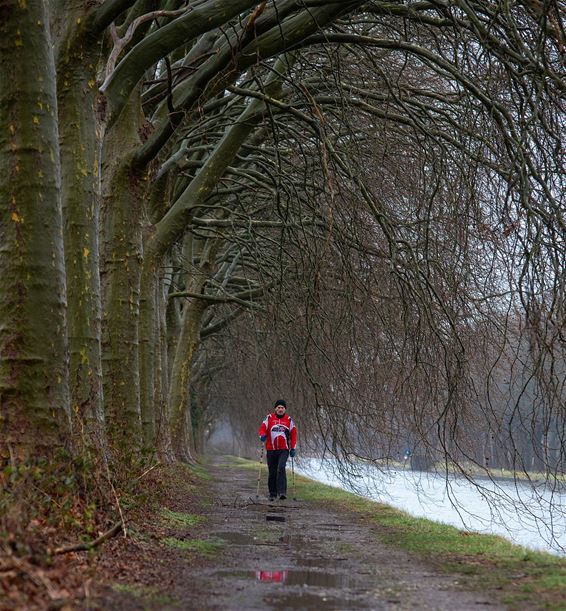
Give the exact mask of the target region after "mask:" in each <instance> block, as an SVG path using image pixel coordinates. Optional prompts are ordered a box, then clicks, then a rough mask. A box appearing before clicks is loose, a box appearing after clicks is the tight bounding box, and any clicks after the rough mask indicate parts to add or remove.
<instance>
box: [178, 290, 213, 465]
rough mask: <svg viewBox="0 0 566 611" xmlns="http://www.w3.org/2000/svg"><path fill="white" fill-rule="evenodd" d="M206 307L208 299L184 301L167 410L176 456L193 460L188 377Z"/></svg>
mask: <svg viewBox="0 0 566 611" xmlns="http://www.w3.org/2000/svg"><path fill="white" fill-rule="evenodd" d="M191 289H197V290H198V287H195V286H193V287H191ZM199 292H200V291H199ZM206 307H207V303H206V301H203V300H202V299H191V301H190V302H189V303H188V304H187V305H185V309H184V311H183V321H182V323H181V335H180V337H179V342H178V344H177V351H176V353H175V360H174V362H173V369H172V371H171V379H170V381H169V412H170V414H171V429H172V437H173V449H174V451H175V455H176V456H177V458H178V459H180V460H184V461H190V460H192V456H193V454H194V450H195V448H194V438H193V431H192V423H191V410H190V392H189V380H190V377H191V364H192V361H193V357H194V354H195V350H196V349H197V347H198V344H199V342H200V327H201V322H202V317H203V314H204V312H205V311H206Z"/></svg>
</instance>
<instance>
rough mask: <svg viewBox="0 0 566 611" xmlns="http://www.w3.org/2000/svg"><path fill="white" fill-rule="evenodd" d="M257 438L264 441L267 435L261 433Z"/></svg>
mask: <svg viewBox="0 0 566 611" xmlns="http://www.w3.org/2000/svg"><path fill="white" fill-rule="evenodd" d="M259 439H260V441H265V440H266V439H267V435H261V436H260V438H259Z"/></svg>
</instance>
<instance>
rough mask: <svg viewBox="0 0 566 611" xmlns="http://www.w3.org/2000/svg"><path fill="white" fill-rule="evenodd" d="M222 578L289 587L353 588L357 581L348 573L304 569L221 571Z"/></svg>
mask: <svg viewBox="0 0 566 611" xmlns="http://www.w3.org/2000/svg"><path fill="white" fill-rule="evenodd" d="M218 575H221V576H222V577H228V578H230V577H234V578H236V579H254V580H255V581H261V582H263V583H280V584H283V585H287V586H302V587H309V586H313V587H323V588H353V587H355V586H356V581H355V579H353V578H352V577H351V576H350V575H348V574H346V573H330V572H327V571H312V570H302V569H285V570H280V571H221V572H219V573H218Z"/></svg>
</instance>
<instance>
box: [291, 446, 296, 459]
mask: <svg viewBox="0 0 566 611" xmlns="http://www.w3.org/2000/svg"><path fill="white" fill-rule="evenodd" d="M296 453H297V451H296V450H295V449H294V448H293V449H292V450H291V451H290V452H289V456H290V457H291V458H295V454H296Z"/></svg>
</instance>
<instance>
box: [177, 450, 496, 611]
mask: <svg viewBox="0 0 566 611" xmlns="http://www.w3.org/2000/svg"><path fill="white" fill-rule="evenodd" d="M212 472H213V477H214V484H213V486H214V488H215V498H216V502H215V505H214V506H213V507H212V508H211V511H210V513H209V515H208V529H207V530H208V536H209V537H210V539H211V540H214V541H217V542H220V544H221V546H222V547H221V551H220V553H218V554H217V555H216V556H215V557H214V559H211V561H210V562H207V563H206V564H205V565H204V566H198V567H192V568H191V569H190V571H188V572H187V574H186V579H187V580H188V582H190V596H189V595H188V594H189V593H188V592H187V593H186V595H185V596H183V597H182V598H183V600H179V601H178V605H177V606H176V608H183V609H199V610H200V609H203V610H204V609H208V610H216V609H218V610H220V609H222V610H223V611H226V610H234V611H235V610H238V611H240V610H243V609H246V610H247V609H250V610H254V609H263V610H265V609H274V610H295V609H313V610H323V609H342V610H356V609H431V610H448V609H450V610H454V609H459V610H467V609H478V608H481V607H487V606H489V608H490V609H502V608H504V607H502V606H500V605H499V604H498V603H496V602H495V601H494V600H492V599H491V597H490V596H489V594H484V593H481V592H479V593H478V592H469V591H465V590H463V589H462V586H461V584H460V583H459V581H458V576H457V575H447V574H444V573H440V572H438V571H436V570H435V569H434V568H431V567H427V566H426V565H424V564H422V562H420V561H418V560H416V559H415V558H414V557H413V556H411V555H410V554H408V553H405V552H402V551H400V550H396V549H394V548H392V547H391V546H388V545H386V544H384V543H381V542H380V540H379V532H378V530H377V528H376V527H374V526H373V525H372V524H371V523H369V522H365V521H364V520H363V518H361V517H359V516H357V515H356V514H348V515H345V514H344V513H337V512H334V511H332V510H331V509H330V508H329V507H327V506H325V507H321V506H314V505H313V504H311V503H306V502H305V503H303V502H301V501H300V500H298V501H296V500H292V499H288V500H286V501H274V502H268V501H267V499H260V500H257V499H256V497H255V481H254V474H253V473H251V472H250V471H248V470H245V469H240V468H237V467H230V466H225V465H223V464H222V461H221V459H218V460H217V461H216V464H215V465H214V466H213V467H212ZM187 586H188V584H187ZM171 608H174V607H173V606H172V607H171Z"/></svg>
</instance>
